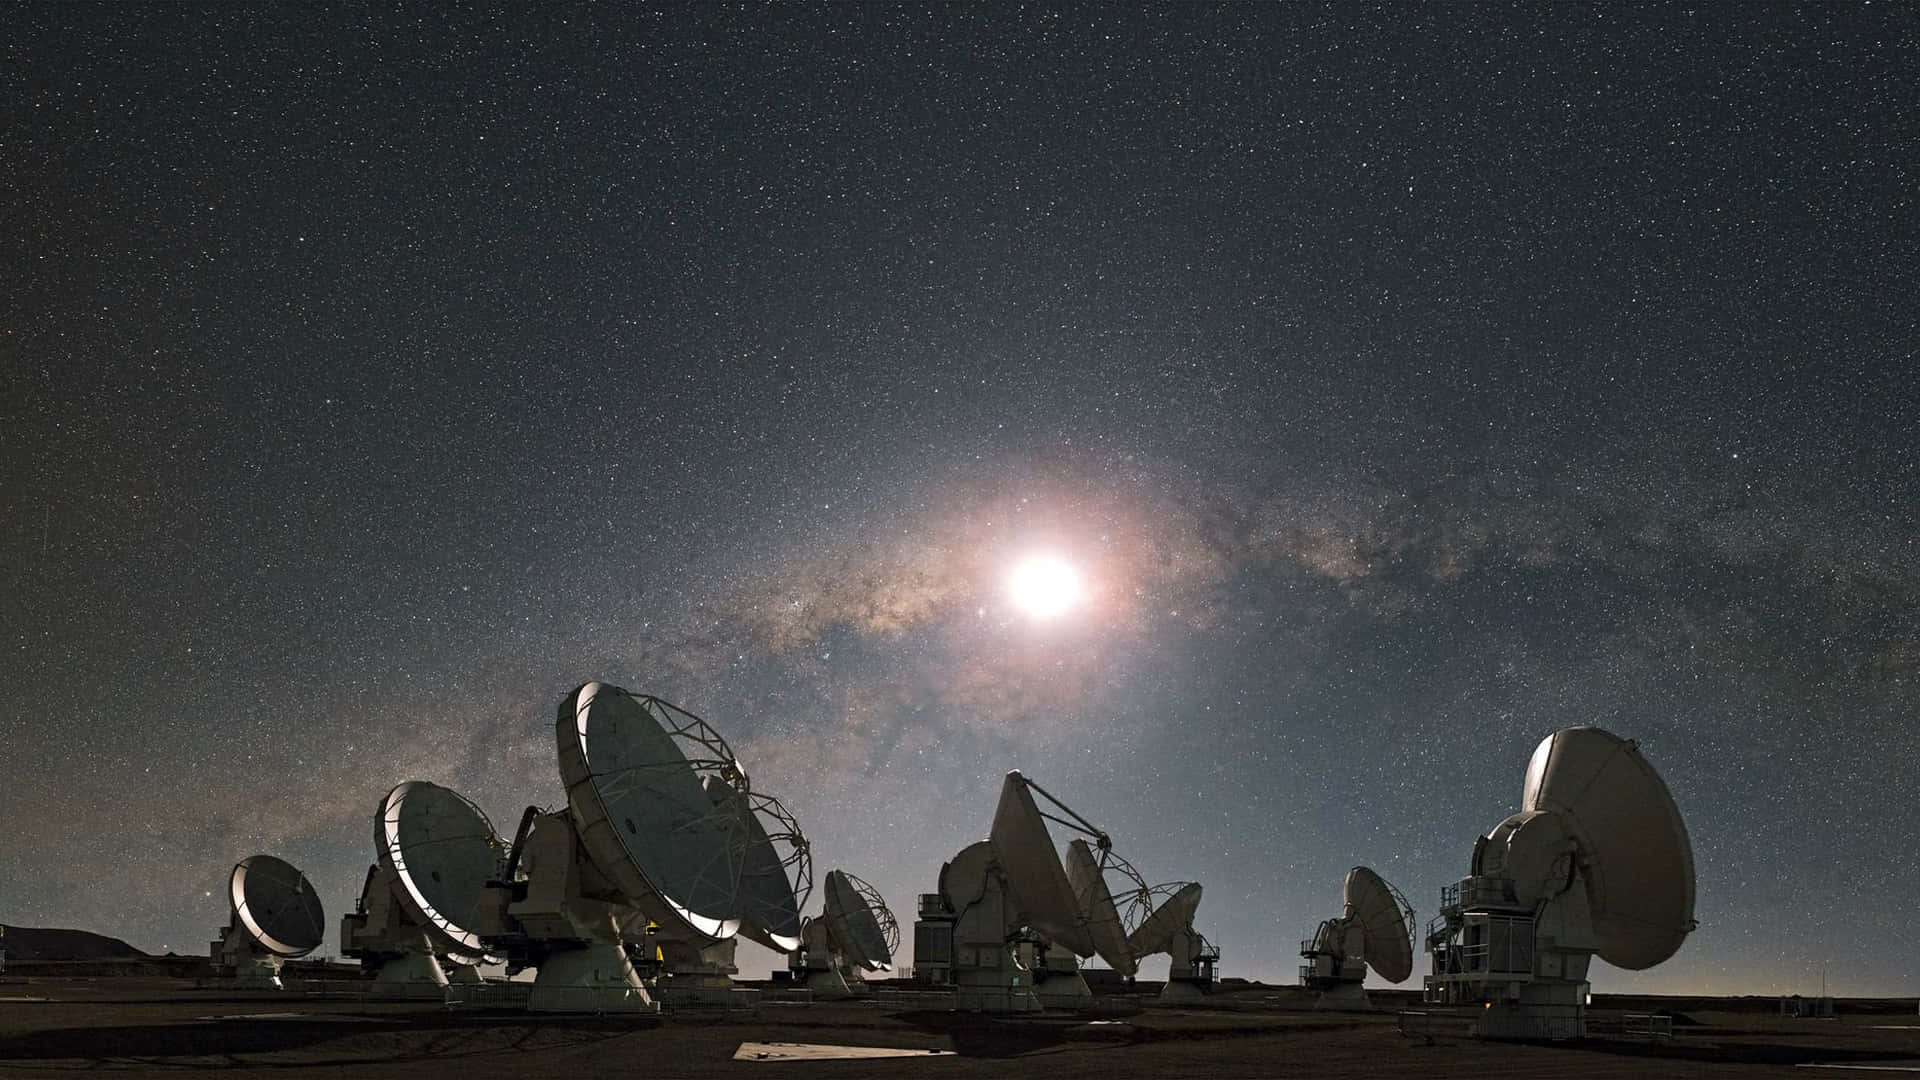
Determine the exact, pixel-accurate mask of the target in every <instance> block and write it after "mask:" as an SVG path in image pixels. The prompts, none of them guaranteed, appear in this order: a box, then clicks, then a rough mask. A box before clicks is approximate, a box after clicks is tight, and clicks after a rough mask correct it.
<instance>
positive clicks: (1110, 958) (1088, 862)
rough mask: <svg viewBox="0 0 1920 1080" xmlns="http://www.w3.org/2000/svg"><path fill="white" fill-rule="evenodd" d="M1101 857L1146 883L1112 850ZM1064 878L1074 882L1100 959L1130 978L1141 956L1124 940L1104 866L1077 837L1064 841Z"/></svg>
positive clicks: (1141, 882)
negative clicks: (1065, 853)
mask: <svg viewBox="0 0 1920 1080" xmlns="http://www.w3.org/2000/svg"><path fill="white" fill-rule="evenodd" d="M1100 855H1101V858H1103V859H1105V860H1107V862H1108V864H1109V865H1110V866H1114V867H1115V868H1119V869H1121V872H1123V873H1125V874H1127V875H1128V876H1129V877H1130V878H1131V879H1132V880H1133V881H1134V882H1135V883H1136V884H1138V886H1139V887H1140V888H1143V889H1144V888H1145V887H1146V882H1145V881H1144V880H1143V879H1141V877H1140V875H1139V873H1138V872H1137V871H1135V870H1134V869H1133V866H1132V865H1131V864H1129V863H1128V862H1127V861H1126V860H1125V859H1122V858H1121V857H1120V856H1118V855H1116V854H1114V852H1113V849H1111V848H1108V849H1106V850H1103V851H1102V852H1101V853H1100ZM1067 880H1068V881H1069V882H1071V883H1072V885H1073V896H1074V900H1075V901H1076V903H1077V904H1078V905H1079V908H1080V912H1081V915H1082V917H1083V918H1085V919H1086V923H1087V933H1088V935H1089V936H1091V937H1092V938H1093V945H1094V948H1095V950H1096V951H1098V952H1099V954H1100V959H1102V960H1105V961H1106V962H1107V966H1109V967H1111V968H1113V970H1115V971H1117V972H1119V973H1120V974H1121V975H1122V976H1126V977H1130V976H1132V975H1133V974H1134V973H1135V972H1137V971H1139V970H1140V958H1139V956H1138V955H1136V954H1135V953H1134V951H1133V946H1132V945H1131V944H1130V943H1129V942H1128V941H1127V926H1126V923H1125V922H1124V921H1123V920H1122V919H1121V917H1120V909H1119V907H1118V906H1116V905H1115V904H1114V902H1113V890H1112V889H1111V888H1110V887H1108V885H1107V875H1106V868H1105V867H1102V866H1101V860H1100V859H1096V858H1095V857H1094V854H1093V847H1092V845H1090V844H1088V843H1087V842H1086V841H1085V840H1083V839H1081V838H1080V837H1077V836H1076V837H1074V838H1073V839H1072V840H1071V841H1068V843H1067Z"/></svg>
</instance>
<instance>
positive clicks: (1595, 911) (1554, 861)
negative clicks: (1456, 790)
mask: <svg viewBox="0 0 1920 1080" xmlns="http://www.w3.org/2000/svg"><path fill="white" fill-rule="evenodd" d="M1693 903H1694V875H1693V847H1692V843H1691V841H1690V840H1689V839H1688V837H1687V828H1686V825H1685V824H1684V823H1683V822H1682V821H1681V819H1680V811H1679V809H1678V808H1677V807H1676V806H1675V805H1674V801H1673V794H1672V792H1670V791H1669V790H1668V789H1667V785H1666V783H1665V782H1664V781H1662V780H1661V779H1660V775H1659V774H1658V773H1656V772H1654V770H1653V766H1651V765H1649V764H1648V763H1647V761H1646V759H1645V758H1644V757H1642V756H1641V754H1640V750H1639V748H1638V747H1637V746H1635V745H1634V744H1633V743H1632V742H1631V741H1629V740H1626V739H1622V738H1620V737H1619V736H1617V735H1614V734H1612V733H1610V732H1606V731H1602V730H1600V729H1599V728H1593V727H1572V728H1563V729H1561V730H1559V731H1556V732H1554V733H1553V734H1551V735H1549V736H1547V737H1546V738H1545V739H1543V740H1541V742H1540V744H1539V746H1537V747H1536V748H1535V749H1534V751H1533V755H1532V757H1531V758H1530V759H1529V760H1528V762H1527V772H1526V782H1525V784H1524V785H1523V787H1522V792H1521V809H1520V811H1519V812H1518V813H1514V814H1510V815H1508V816H1507V818H1506V819H1505V820H1503V821H1501V822H1500V823H1499V824H1498V825H1495V826H1494V827H1493V829H1492V830H1490V831H1489V832H1488V833H1487V834H1486V835H1484V836H1482V837H1481V838H1480V839H1479V840H1478V841H1477V842H1476V843H1475V844H1474V849H1473V861H1472V865H1471V871H1470V873H1469V874H1468V876H1467V877H1465V878H1462V879H1461V880H1460V882H1459V883H1458V884H1456V885H1452V886H1449V887H1447V888H1446V889H1445V890H1443V891H1442V892H1441V897H1440V919H1439V920H1438V921H1436V923H1435V925H1434V926H1433V927H1432V928H1430V929H1429V932H1428V934H1427V952H1428V953H1429V954H1430V955H1431V956H1432V958H1433V974H1431V975H1429V976H1428V977H1427V980H1426V986H1427V1000H1428V1001H1432V1002H1434V1003H1436V1004H1447V1005H1477V1006H1479V1011H1478V1012H1477V1014H1476V1028H1477V1030H1478V1032H1479V1034H1481V1035H1482V1036H1485V1037H1489V1038H1515V1039H1566V1038H1580V1037H1583V1036H1584V1035H1585V1034H1586V1032H1587V1023H1586V1002H1587V998H1588V996H1589V995H1590V993H1591V990H1592V984H1591V983H1590V982H1588V981H1587V973H1588V971H1589V969H1590V966H1591V962H1592V960H1593V957H1595V956H1599V957H1600V958H1601V959H1603V960H1606V961H1607V962H1609V963H1611V964H1614V965H1615V966H1617V967H1622V968H1628V969H1632V970H1638V969H1643V968H1649V967H1652V966H1653V965H1655V964H1658V963H1661V962H1662V961H1664V960H1666V959H1668V958H1669V957H1671V956H1673V954H1674V953H1675V952H1676V951H1678V949H1679V948H1680V945H1681V943H1682V942H1683V941H1685V940H1686V936H1687V935H1688V934H1689V933H1691V932H1692V931H1693V929H1694V926H1695V923H1694V920H1693ZM1490 943H1492V944H1494V945H1495V946H1496V947H1492V948H1490V947H1489V944H1490Z"/></svg>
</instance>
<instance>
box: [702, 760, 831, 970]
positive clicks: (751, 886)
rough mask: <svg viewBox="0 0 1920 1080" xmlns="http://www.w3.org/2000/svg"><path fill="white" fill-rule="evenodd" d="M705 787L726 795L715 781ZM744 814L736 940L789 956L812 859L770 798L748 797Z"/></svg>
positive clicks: (796, 940) (794, 825) (796, 828)
mask: <svg viewBox="0 0 1920 1080" xmlns="http://www.w3.org/2000/svg"><path fill="white" fill-rule="evenodd" d="M708 787H709V790H710V793H712V794H715V795H723V794H725V792H726V790H727V789H726V788H725V786H724V784H723V782H722V781H721V780H719V779H718V778H709V780H708ZM745 810H746V821H745V824H746V828H745V830H744V833H743V834H742V837H741V838H742V840H743V841H744V849H743V850H742V852H741V858H740V904H741V918H740V936H741V937H744V938H746V939H748V940H749V941H755V942H758V943H760V944H761V945H765V946H766V947H767V948H769V949H772V950H773V951H774V952H782V953H785V952H792V951H793V950H795V949H797V948H799V947H800V942H801V931H802V926H801V920H800V909H801V908H802V907H805V906H806V903H807V897H808V896H809V895H810V894H811V893H812V892H813V857H812V855H811V854H810V853H809V851H808V848H807V838H806V837H805V836H804V835H803V834H802V833H801V832H800V825H799V823H798V822H796V821H795V820H794V818H793V815H792V814H789V813H788V812H787V808H786V807H785V806H783V805H781V803H780V800H779V799H776V798H774V797H773V796H771V795H762V794H760V793H759V792H753V793H751V794H749V795H748V796H747V800H746V807H745ZM783 849H784V854H783V853H782V851H783Z"/></svg>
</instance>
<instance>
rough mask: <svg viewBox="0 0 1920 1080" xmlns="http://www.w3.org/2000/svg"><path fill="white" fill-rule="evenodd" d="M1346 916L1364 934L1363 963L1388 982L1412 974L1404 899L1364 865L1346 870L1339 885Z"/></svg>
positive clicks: (1403, 980)
mask: <svg viewBox="0 0 1920 1080" xmlns="http://www.w3.org/2000/svg"><path fill="white" fill-rule="evenodd" d="M1341 896H1342V899H1343V900H1344V902H1345V907H1346V917H1347V918H1349V919H1352V920H1354V921H1356V922H1358V923H1359V924H1360V928H1361V930H1362V931H1363V933H1364V934H1365V938H1364V940H1365V942H1366V961H1367V966H1368V967H1370V968H1372V969H1373V970H1374V973H1375V974H1377V975H1379V976H1380V977H1381V978H1383V979H1385V980H1387V981H1388V982H1393V983H1397V982H1405V981H1406V979H1407V976H1409V975H1411V974H1413V936H1412V930H1413V928H1412V926H1411V925H1410V924H1409V920H1408V909H1407V905H1406V902H1405V901H1404V900H1402V899H1400V897H1399V896H1398V895H1396V894H1395V892H1394V890H1393V887H1392V886H1391V885H1388V884H1387V883H1386V881H1385V880H1383V879H1382V878H1381V877H1380V875H1379V874H1376V873H1374V872H1373V871H1372V870H1369V869H1368V868H1366V867H1364V866H1356V867H1354V868H1353V869H1351V870H1349V871H1347V880H1346V883H1345V884H1344V885H1343V886H1342V887H1341Z"/></svg>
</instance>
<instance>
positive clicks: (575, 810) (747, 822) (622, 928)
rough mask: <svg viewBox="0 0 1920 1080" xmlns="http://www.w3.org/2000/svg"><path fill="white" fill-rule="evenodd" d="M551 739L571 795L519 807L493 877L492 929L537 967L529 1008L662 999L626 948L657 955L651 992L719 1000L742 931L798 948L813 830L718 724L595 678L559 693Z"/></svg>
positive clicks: (646, 1007) (644, 1007)
mask: <svg viewBox="0 0 1920 1080" xmlns="http://www.w3.org/2000/svg"><path fill="white" fill-rule="evenodd" d="M554 736H555V742H556V748H557V751H558V760H559V768H560V776H561V780H562V781H563V783H564V784H565V786H566V791H567V805H566V808H565V809H564V810H557V811H548V810H542V809H540V808H538V807H529V808H528V809H527V813H526V814H525V816H524V817H523V818H522V819H521V824H520V829H519V832H518V834H517V835H516V837H515V839H514V843H513V846H512V848H511V849H510V851H509V853H508V859H507V865H506V868H505V873H504V874H503V875H502V878H501V880H500V881H498V882H496V883H495V884H496V885H497V886H499V887H500V888H502V889H505V890H507V891H508V893H509V899H508V904H507V911H506V915H507V918H506V927H505V929H504V930H503V931H502V932H501V933H499V934H498V935H495V936H493V937H490V938H488V939H487V941H486V944H487V945H488V946H489V947H490V948H492V949H494V950H495V951H499V952H502V953H504V954H505V955H506V956H507V958H508V969H509V970H510V971H517V970H520V969H522V968H526V967H537V968H538V969H539V975H538V976H537V978H536V979H535V982H534V990H533V994H532V996H531V998H530V1000H529V1007H530V1008H531V1009H534V1010H535V1011H579V1010H582V1009H590V1010H594V1011H601V1012H606V1011H650V1010H653V1009H657V1008H658V1005H657V1003H656V1001H655V999H654V994H653V993H650V992H649V990H648V988H647V986H646V985H644V984H643V982H642V980H641V977H640V973H639V972H638V971H636V970H635V968H634V964H633V961H632V959H631V958H630V956H629V951H630V950H631V951H632V952H636V953H639V954H640V955H641V956H642V957H643V959H644V960H646V961H656V960H657V961H659V962H660V964H659V966H660V968H661V970H660V972H659V975H658V977H657V980H656V982H655V986H654V989H655V990H657V991H660V992H662V993H663V994H666V995H667V996H670V997H673V998H675V999H676V1000H682V1001H687V1000H706V999H713V1000H716V1001H722V1002H724V1001H727V1000H730V999H731V996H732V994H733V989H732V983H731V980H730V979H728V976H729V975H730V974H732V973H733V971H734V970H735V968H734V967H733V963H732V959H733V944H734V942H733V938H734V937H735V936H736V935H739V934H742V933H744V934H746V935H747V936H749V937H750V938H752V939H753V940H757V941H762V942H763V943H766V942H773V943H775V944H776V945H778V943H781V942H786V941H791V942H793V943H794V944H796V945H797V944H798V941H799V930H800V925H799V914H798V913H799V909H800V906H801V904H802V903H804V897H803V896H802V895H800V893H799V891H798V890H796V888H795V885H794V882H795V881H796V880H799V881H801V882H802V883H803V884H804V885H805V886H806V887H808V888H810V887H811V880H812V878H811V874H812V870H811V862H810V858H809V856H808V855H807V848H806V839H805V837H804V836H802V835H801V834H800V831H799V826H798V824H797V823H795V822H794V821H793V819H792V816H791V815H788V814H787V813H786V811H785V808H784V807H781V806H780V805H779V802H778V800H775V799H772V798H770V797H765V796H756V794H755V793H754V792H753V791H752V788H751V786H750V785H749V783H748V781H747V777H746V774H745V773H744V772H742V770H741V768H740V765H739V763H738V762H737V761H736V760H735V758H734V755H733V750H732V749H731V748H730V747H729V746H728V745H727V743H726V740H725V739H723V738H722V737H721V736H720V733H719V732H717V731H715V730H714V729H713V728H712V727H711V726H709V725H708V724H707V722H706V721H704V720H702V719H700V718H699V717H697V716H695V715H693V714H692V713H690V712H687V711H686V710H685V709H682V708H680V707H678V706H676V705H673V704H671V703H669V702H666V701H663V700H661V699H659V698H656V697H652V696H649V695H640V694H634V693H632V692H630V691H628V690H625V689H622V688H621V687H617V686H613V685H611V684H608V683H601V682H589V683H585V684H583V685H581V686H579V687H578V688H576V689H575V690H574V691H573V692H572V693H570V694H568V695H567V696H566V697H564V698H562V699H561V702H560V707H559V711H558V715H557V716H556V718H555V724H554ZM782 844H784V845H785V847H786V851H785V853H782V851H781V850H780V848H781V845H782ZM788 947H791V946H788Z"/></svg>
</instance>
